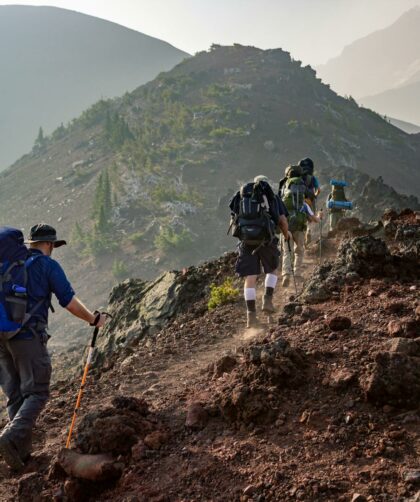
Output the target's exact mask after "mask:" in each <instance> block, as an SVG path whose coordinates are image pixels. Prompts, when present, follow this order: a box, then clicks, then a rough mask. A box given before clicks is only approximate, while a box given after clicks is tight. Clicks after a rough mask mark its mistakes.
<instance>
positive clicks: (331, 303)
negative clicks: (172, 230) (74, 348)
mask: <svg viewBox="0 0 420 502" xmlns="http://www.w3.org/2000/svg"><path fill="white" fill-rule="evenodd" d="M343 227H344V228H343V229H342V232H341V233H340V232H338V233H337V235H335V236H334V239H329V240H328V241H326V242H325V250H326V252H327V251H328V252H329V253H330V259H328V260H327V261H326V263H324V264H323V265H322V266H321V267H315V271H314V272H313V266H314V265H315V262H316V261H317V247H316V243H315V244H314V245H313V247H312V249H310V250H309V252H308V255H307V256H308V262H307V263H306V272H305V273H306V280H305V289H304V292H303V295H302V296H301V297H298V298H294V299H293V300H292V301H290V295H292V293H293V291H292V289H293V288H288V290H287V292H285V290H284V289H283V288H281V287H279V288H278V289H277V294H276V299H275V303H276V305H277V306H278V310H279V313H278V315H276V316H275V322H273V323H272V324H271V325H264V326H263V327H262V328H261V329H259V330H245V329H244V326H245V323H244V315H243V314H244V312H243V304H242V301H241V300H238V301H237V302H234V303H231V304H227V305H223V306H220V307H218V308H216V309H214V310H211V311H209V310H208V309H207V300H208V291H209V284H211V283H216V284H220V283H221V282H222V281H223V280H224V278H226V277H229V276H231V275H232V267H233V263H234V259H235V257H234V255H233V254H227V255H225V256H224V257H222V258H221V259H219V260H217V261H215V262H207V263H205V264H203V265H202V266H200V267H198V268H196V267H191V268H190V269H186V270H184V271H182V272H179V273H175V272H170V273H167V274H165V275H164V276H162V277H161V278H159V279H158V280H157V281H155V282H154V283H145V282H143V281H127V282H126V283H123V284H122V285H120V286H118V287H117V288H116V289H115V290H114V291H113V293H112V294H111V299H110V310H111V312H112V313H113V314H114V319H113V320H112V321H111V323H110V325H109V327H108V328H107V330H106V331H105V332H104V334H103V335H102V339H101V342H100V344H99V352H98V357H97V359H96V362H95V367H94V368H93V369H92V371H91V373H90V375H89V383H88V386H87V388H86V393H85V396H84V399H83V404H82V412H81V415H80V417H79V419H78V426H77V431H76V434H75V436H74V442H73V445H74V448H75V449H76V451H78V452H79V453H83V454H93V455H97V454H101V455H109V457H106V458H107V459H108V460H107V463H106V462H105V464H106V468H105V467H104V468H103V469H102V470H100V472H99V471H98V472H99V474H98V472H96V473H95V481H92V480H86V479H85V480H84V479H81V478H80V476H79V477H77V476H75V474H74V472H75V471H74V470H73V471H72V474H71V475H69V470H68V465H67V464H68V462H67V464H66V461H65V459H63V458H62V457H60V456H59V452H60V450H61V448H62V446H63V445H64V443H65V436H66V431H67V426H68V423H69V421H70V418H71V413H72V407H73V403H74V398H75V396H76V392H77V385H78V379H77V378H76V379H75V381H72V380H70V379H69V378H68V376H67V377H66V378H62V377H61V372H60V371H59V372H58V373H59V374H60V378H61V379H60V380H58V381H57V382H56V383H55V384H54V386H53V388H52V395H51V401H50V403H49V405H48V407H47V409H46V410H45V412H44V413H43V415H42V417H41V419H40V420H39V422H38V425H37V430H36V448H35V452H36V453H35V455H34V458H33V460H32V461H31V462H30V464H29V465H28V466H27V468H26V471H25V472H24V473H20V474H19V475H11V474H10V473H9V471H8V470H7V468H6V467H5V465H4V464H3V463H1V464H0V476H1V477H2V482H1V484H0V499H1V500H5V501H7V500H20V501H27V500H28V501H32V500H33V501H46V500H55V501H63V502H65V501H75V500H78V501H81V500H92V501H93V500H98V501H127V502H128V501H130V502H135V501H154V502H157V501H162V502H163V501H168V502H169V501H201V500H209V501H210V500H211V501H213V500H214V501H222V500H223V501H224V500H233V501H246V500H255V501H261V502H262V501H283V500H284V501H288V500H292V501H293V500H307V501H343V502H346V501H352V502H357V501H358V502H363V501H374V502H376V501H398V502H400V501H401V502H403V501H405V502H409V501H412V502H414V501H415V500H419V498H420V462H419V453H420V433H419V430H420V408H419V403H420V383H419V382H420V310H419V294H418V292H419V288H420V275H419V266H418V264H419V261H418V257H419V246H420V239H419V229H420V225H419V221H418V215H416V214H415V213H410V214H409V213H406V214H403V213H402V214H401V215H396V214H388V215H386V216H385V217H384V219H383V220H382V222H380V224H378V225H377V226H372V225H371V226H366V225H361V224H360V222H359V223H357V222H356V221H348V222H347V223H346V224H344V223H343ZM379 237H380V238H379ZM336 254H337V255H336ZM335 255H336V256H335ZM238 285H239V283H238ZM259 289H260V291H261V288H259ZM71 357H73V355H72V356H71ZM79 358H80V355H79ZM70 362H71V361H70V359H68V360H67V361H65V362H63V361H61V364H63V367H66V365H69V364H70ZM59 364H60V361H59ZM63 374H64V371H63ZM95 458H97V457H95ZM76 474H77V473H76Z"/></svg>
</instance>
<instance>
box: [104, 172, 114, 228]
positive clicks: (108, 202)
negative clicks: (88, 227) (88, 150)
mask: <svg viewBox="0 0 420 502" xmlns="http://www.w3.org/2000/svg"><path fill="white" fill-rule="evenodd" d="M102 206H103V208H104V214H105V218H106V219H107V220H109V218H110V217H111V211H112V190H111V183H110V181H109V173H108V169H106V170H105V173H104V177H103V186H102Z"/></svg>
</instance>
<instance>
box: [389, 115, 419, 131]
mask: <svg viewBox="0 0 420 502" xmlns="http://www.w3.org/2000/svg"><path fill="white" fill-rule="evenodd" d="M388 120H389V121H390V122H391V124H392V125H394V126H395V127H398V129H401V130H402V131H405V132H406V133H408V134H418V133H420V126H418V125H416V124H411V123H410V122H404V121H403V120H398V119H393V118H389V119H388Z"/></svg>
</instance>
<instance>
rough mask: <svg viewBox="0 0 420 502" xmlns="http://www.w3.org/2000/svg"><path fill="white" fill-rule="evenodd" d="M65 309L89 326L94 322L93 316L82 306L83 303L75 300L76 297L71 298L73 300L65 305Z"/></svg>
mask: <svg viewBox="0 0 420 502" xmlns="http://www.w3.org/2000/svg"><path fill="white" fill-rule="evenodd" d="M66 309H67V310H68V311H69V312H70V313H71V314H73V315H74V316H76V317H78V318H79V319H82V321H86V322H88V323H89V324H93V322H94V321H95V316H94V314H93V313H92V312H91V311H90V310H89V309H88V308H87V307H85V306H84V305H83V303H82V302H81V301H80V300H79V299H78V298H77V296H73V299H72V300H71V302H70V303H69V304H68V305H67V307H66Z"/></svg>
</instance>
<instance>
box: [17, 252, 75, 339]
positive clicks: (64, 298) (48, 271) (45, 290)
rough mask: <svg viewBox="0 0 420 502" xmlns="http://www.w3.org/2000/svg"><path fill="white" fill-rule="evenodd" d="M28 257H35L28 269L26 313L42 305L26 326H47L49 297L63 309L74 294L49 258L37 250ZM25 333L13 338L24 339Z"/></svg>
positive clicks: (58, 268) (58, 267)
mask: <svg viewBox="0 0 420 502" xmlns="http://www.w3.org/2000/svg"><path fill="white" fill-rule="evenodd" d="M30 256H34V257H36V259H35V260H34V262H33V263H32V264H31V265H30V266H29V268H28V283H27V292H28V310H27V311H28V312H30V311H31V310H32V309H33V308H34V306H35V305H36V304H37V303H38V302H39V301H40V300H42V299H45V301H44V303H42V305H40V306H39V307H38V309H37V311H36V313H34V314H33V316H32V317H31V319H30V320H29V321H28V326H33V325H34V324H36V323H37V322H41V323H42V324H45V325H47V324H48V310H49V307H50V299H51V295H52V294H54V295H55V296H56V297H57V300H58V303H59V304H60V305H61V306H62V307H63V308H65V307H67V305H68V304H69V303H70V302H71V300H72V299H73V297H74V295H75V292H74V290H73V288H72V287H71V284H70V282H69V281H68V279H67V277H66V274H65V273H64V270H63V269H62V267H61V265H60V264H59V263H58V262H56V261H55V260H53V259H52V258H51V257H49V256H45V255H43V253H42V252H41V251H39V250H38V249H31V251H30ZM27 331H28V330H26V331H25V329H24V330H22V333H19V334H18V335H16V337H14V338H24V337H25V334H26V336H27V334H28V333H27Z"/></svg>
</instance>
